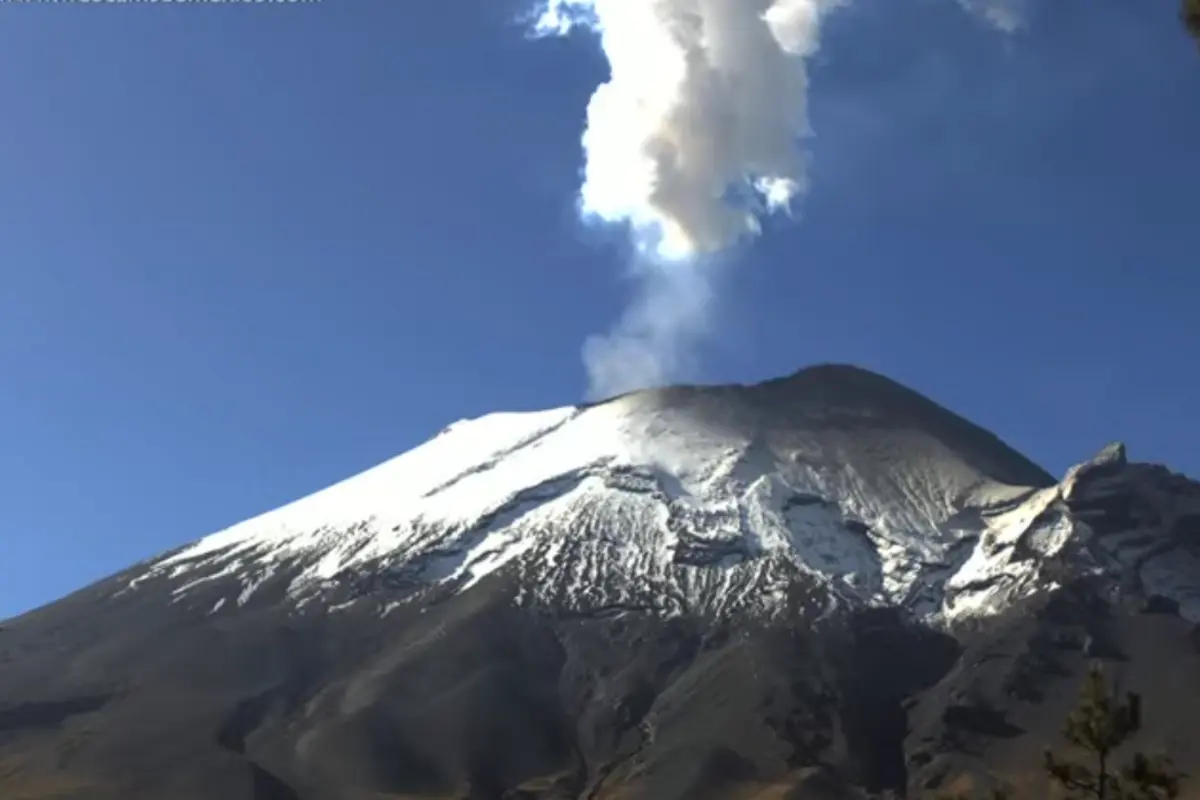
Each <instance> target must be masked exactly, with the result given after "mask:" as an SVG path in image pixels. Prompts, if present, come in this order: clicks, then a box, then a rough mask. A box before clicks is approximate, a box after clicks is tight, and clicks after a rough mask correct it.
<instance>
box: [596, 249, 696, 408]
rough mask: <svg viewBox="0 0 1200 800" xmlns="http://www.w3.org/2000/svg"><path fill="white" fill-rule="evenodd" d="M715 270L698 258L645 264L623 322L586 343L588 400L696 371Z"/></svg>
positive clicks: (662, 383)
mask: <svg viewBox="0 0 1200 800" xmlns="http://www.w3.org/2000/svg"><path fill="white" fill-rule="evenodd" d="M714 270H715V266H714V265H713V264H711V263H700V262H686V263H685V262H675V263H671V262H660V263H655V264H647V265H644V270H643V273H642V274H641V275H639V276H638V278H639V280H640V286H639V294H638V297H637V298H636V299H635V300H634V302H633V304H632V305H630V307H629V308H628V309H626V311H625V313H624V315H623V316H622V317H621V320H620V321H619V322H618V323H617V325H616V326H615V327H614V328H613V329H612V330H611V331H610V332H609V333H607V334H605V335H603V336H593V337H591V338H590V339H588V340H587V342H586V343H585V344H584V347H583V362H584V366H585V367H586V368H587V372H588V383H589V385H588V397H589V399H593V400H598V399H602V398H605V397H612V396H613V395H617V394H621V393H623V392H627V391H630V390H633V389H641V388H645V387H647V386H662V385H664V384H667V383H670V382H672V381H674V380H678V379H680V378H681V377H682V376H685V375H688V374H689V373H691V372H693V371H694V369H695V364H694V359H695V353H696V350H697V345H698V344H700V342H701V341H702V340H703V339H704V337H705V336H706V335H707V333H708V331H709V321H710V318H711V317H710V311H709V309H710V305H711V303H712V297H713V284H712V278H713V275H712V274H711V273H712V271H714Z"/></svg>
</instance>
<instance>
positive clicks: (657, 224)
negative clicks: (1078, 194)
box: [536, 0, 1024, 397]
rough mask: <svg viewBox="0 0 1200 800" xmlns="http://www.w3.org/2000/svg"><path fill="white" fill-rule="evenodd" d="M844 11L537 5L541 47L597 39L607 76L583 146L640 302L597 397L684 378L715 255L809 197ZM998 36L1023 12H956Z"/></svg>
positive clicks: (616, 0)
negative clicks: (829, 27)
mask: <svg viewBox="0 0 1200 800" xmlns="http://www.w3.org/2000/svg"><path fill="white" fill-rule="evenodd" d="M847 1H848V0H537V2H540V3H542V4H543V5H542V7H541V8H540V16H539V18H538V21H537V25H536V28H537V32H538V33H539V34H540V35H561V34H565V33H567V32H569V31H570V30H571V29H572V28H574V27H576V26H584V27H587V28H589V29H590V30H592V31H594V32H595V33H596V34H597V35H598V36H599V38H600V43H601V46H602V48H603V50H604V53H605V55H606V56H607V58H608V62H609V66H610V70H611V77H610V79H609V81H608V82H607V83H605V84H603V85H602V86H600V87H599V88H598V89H597V90H596V93H595V94H594V95H593V97H592V100H591V103H590V105H589V107H588V112H587V130H586V133H585V134H584V137H583V145H584V150H585V155H586V168H585V174H584V182H583V187H582V189H581V191H580V207H581V208H580V210H581V212H582V214H583V216H584V217H585V218H590V219H597V220H600V221H603V222H607V223H618V224H625V225H628V226H629V228H630V229H631V231H632V233H633V238H634V243H635V245H636V246H637V249H638V251H639V259H638V260H639V263H638V264H637V265H636V266H637V269H638V270H639V273H640V277H641V278H642V285H641V289H642V291H641V294H640V295H639V297H638V298H637V299H636V300H635V302H634V304H633V305H632V306H631V308H630V309H629V310H628V311H627V312H626V314H625V316H624V317H623V318H622V320H621V322H620V323H618V325H617V326H616V328H615V329H614V330H613V331H611V332H610V333H609V334H607V335H606V336H604V337H597V338H593V339H592V340H590V341H589V342H588V343H587V345H586V346H585V348H584V361H585V364H586V366H587V368H588V373H589V376H590V382H591V385H590V390H589V394H590V395H591V396H592V397H604V396H609V395H612V394H616V393H619V392H623V391H627V390H631V389H637V388H643V387H645V386H649V385H657V384H662V383H665V382H669V381H671V380H675V379H678V378H679V377H680V376H681V374H682V373H684V372H685V371H686V370H687V368H688V367H689V361H690V358H691V356H692V354H693V353H694V351H695V347H696V345H697V344H698V343H700V341H701V340H702V339H703V338H704V337H705V335H706V333H707V327H708V320H709V314H708V309H709V308H710V302H709V301H710V298H711V296H712V295H713V288H712V284H711V277H712V276H711V274H710V273H711V270H712V268H713V267H712V264H713V261H712V260H711V259H710V258H709V257H710V256H712V255H713V254H716V253H719V252H720V251H722V250H724V249H725V248H727V247H729V246H731V245H732V244H734V243H736V242H737V241H738V240H740V239H743V238H745V237H753V236H755V235H757V234H758V233H759V231H760V223H761V219H762V218H763V217H764V216H765V215H767V214H770V213H773V212H778V211H783V212H787V211H790V209H791V204H792V201H793V200H795V199H796V198H797V197H798V196H799V195H800V194H801V193H802V192H804V191H805V189H806V188H807V181H806V157H805V152H804V150H803V147H802V143H803V140H804V138H805V137H806V136H807V135H808V134H809V126H808V114H807V89H808V78H807V75H806V73H805V63H804V59H805V58H806V57H808V56H810V55H812V54H813V53H814V52H815V51H816V50H817V46H818V41H819V32H820V24H821V21H822V17H823V16H824V15H825V14H826V13H828V12H829V11H830V10H831V9H833V8H835V7H837V6H839V5H842V4H843V3H844V2H847ZM959 2H960V3H961V4H962V5H964V6H965V7H967V8H969V9H971V10H973V11H975V12H977V13H979V14H981V15H982V16H984V17H986V18H987V19H989V20H990V21H991V22H992V23H993V24H995V25H997V26H998V27H1000V28H1003V29H1007V30H1013V29H1015V28H1016V27H1018V25H1019V17H1018V11H1019V10H1020V7H1021V6H1022V5H1023V3H1024V0H959Z"/></svg>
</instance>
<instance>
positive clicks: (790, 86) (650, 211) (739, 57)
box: [539, 0, 839, 260]
mask: <svg viewBox="0 0 1200 800" xmlns="http://www.w3.org/2000/svg"><path fill="white" fill-rule="evenodd" d="M838 4H839V0H550V4H549V6H548V8H547V9H546V10H545V13H544V14H543V15H542V17H541V19H540V21H539V29H540V30H541V31H542V32H544V33H549V32H564V31H567V30H569V29H570V28H571V27H572V26H574V25H577V24H587V25H589V26H590V27H592V28H594V29H595V30H596V32H597V33H598V34H599V35H600V38H601V43H602V46H603V48H604V52H605V54H606V55H607V56H608V61H609V64H610V66H611V69H612V77H611V80H610V81H609V82H608V83H606V84H604V85H603V86H601V87H600V88H599V89H598V90H597V91H596V94H595V96H593V98H592V102H591V106H590V107H589V109H588V127H587V133H586V134H585V136H584V148H585V150H586V151H587V167H586V174H585V180H584V186H583V190H582V196H581V200H582V206H583V211H584V213H585V214H587V215H589V216H595V217H598V218H600V219H602V220H605V221H608V222H624V223H628V224H629V225H631V226H632V228H633V229H634V232H635V235H636V236H637V240H638V243H639V245H640V246H641V247H642V248H643V249H644V250H645V251H647V252H648V253H649V254H650V255H653V256H655V257H658V258H663V259H670V260H680V259H686V258H689V257H692V256H694V255H697V254H700V253H711V252H715V251H718V250H721V249H723V248H725V247H726V246H728V245H730V244H732V243H733V242H734V241H736V240H737V239H738V238H740V237H742V236H745V235H751V234H755V233H757V232H758V229H759V222H758V215H759V214H760V213H764V212H769V211H773V210H782V209H786V208H788V206H789V203H790V202H791V200H792V199H793V198H794V197H795V196H796V195H797V194H799V193H800V192H801V191H802V190H803V189H804V186H805V177H804V173H805V163H804V157H803V153H802V151H801V150H800V149H799V147H798V142H799V141H800V139H801V138H802V137H803V136H805V135H806V134H807V132H808V119H807V115H806V113H805V98H806V94H807V92H806V89H807V80H806V77H805V74H804V69H803V62H802V59H803V58H804V57H805V56H808V55H810V54H811V53H812V52H813V51H814V50H816V47H817V33H818V30H819V23H820V18H821V15H822V14H823V13H824V12H825V11H827V10H828V9H829V8H831V7H833V6H835V5H838Z"/></svg>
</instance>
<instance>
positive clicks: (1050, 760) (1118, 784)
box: [1046, 666, 1181, 800]
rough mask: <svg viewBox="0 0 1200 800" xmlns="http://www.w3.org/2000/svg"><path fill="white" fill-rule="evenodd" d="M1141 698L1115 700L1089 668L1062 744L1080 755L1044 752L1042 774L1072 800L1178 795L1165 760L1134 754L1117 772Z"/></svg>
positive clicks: (1097, 671)
mask: <svg viewBox="0 0 1200 800" xmlns="http://www.w3.org/2000/svg"><path fill="white" fill-rule="evenodd" d="M1141 706H1142V704H1141V698H1140V697H1139V696H1138V695H1136V694H1133V693H1129V694H1126V695H1125V697H1124V698H1121V697H1119V696H1118V695H1117V693H1116V692H1115V691H1114V690H1113V689H1112V688H1110V686H1109V683H1108V680H1107V679H1106V678H1105V676H1104V672H1103V670H1102V669H1101V668H1100V667H1099V666H1094V667H1092V668H1091V669H1090V670H1089V671H1088V674H1087V677H1086V679H1085V680H1084V683H1083V690H1082V691H1081V692H1080V697H1079V705H1078V706H1076V708H1075V710H1074V711H1072V712H1071V714H1070V715H1069V716H1068V717H1067V724H1066V727H1065V729H1064V730H1063V734H1064V735H1065V736H1066V738H1067V741H1069V742H1070V743H1071V744H1072V745H1074V747H1075V749H1076V750H1079V751H1082V757H1081V758H1080V759H1079V760H1072V759H1064V758H1062V757H1060V756H1058V755H1057V754H1055V753H1053V752H1052V751H1049V750H1047V751H1046V771H1047V772H1048V773H1049V774H1050V778H1051V779H1052V780H1053V781H1054V783H1056V784H1057V785H1059V786H1061V787H1062V788H1063V789H1065V790H1066V792H1067V795H1068V796H1069V797H1071V798H1074V799H1075V800H1092V799H1093V798H1094V800H1170V798H1174V797H1176V796H1177V795H1178V794H1179V781H1180V778H1181V776H1180V774H1179V773H1178V772H1177V771H1176V770H1175V768H1174V766H1173V765H1172V764H1171V761H1170V760H1169V759H1168V758H1166V757H1156V758H1151V757H1149V756H1147V755H1145V754H1143V753H1136V754H1134V756H1133V757H1132V759H1131V760H1130V761H1129V763H1128V764H1126V765H1125V766H1124V767H1120V768H1118V767H1117V766H1116V765H1115V764H1114V763H1113V760H1114V755H1115V752H1116V750H1117V748H1118V747H1120V746H1121V744H1123V743H1124V742H1125V741H1126V740H1128V739H1129V737H1130V736H1132V735H1133V734H1134V733H1136V732H1137V731H1138V729H1139V728H1140V727H1141V724H1142V712H1141Z"/></svg>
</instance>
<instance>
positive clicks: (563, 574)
mask: <svg viewBox="0 0 1200 800" xmlns="http://www.w3.org/2000/svg"><path fill="white" fill-rule="evenodd" d="M1072 480H1073V479H1072ZM1069 493H1070V492H1069V490H1064V488H1063V487H1060V486H1058V485H1056V484H1055V483H1054V481H1053V480H1052V479H1051V478H1050V477H1049V476H1048V475H1047V474H1046V473H1044V472H1043V471H1042V470H1041V469H1039V468H1037V467H1036V466H1034V465H1033V464H1032V463H1030V462H1028V461H1027V460H1026V459H1024V458H1023V457H1021V456H1020V455H1018V454H1017V453H1015V452H1014V451H1012V450H1011V449H1009V448H1008V447H1006V446H1005V445H1004V444H1003V443H1001V442H1000V441H999V440H997V439H996V438H995V437H993V436H991V435H990V434H987V433H986V432H984V431H983V430H981V429H979V428H976V427H975V426H973V425H971V424H969V423H967V422H966V421H964V420H962V419H961V418H959V417H956V416H954V415H953V414H951V413H950V412H949V411H947V410H945V409H943V408H941V407H939V406H937V405H935V404H934V403H932V402H930V401H928V400H926V399H924V398H922V397H921V396H919V395H917V394H915V393H913V392H911V391H909V390H907V389H905V388H903V387H901V386H900V385H898V384H896V383H894V382H892V381H890V380H887V379H885V378H882V377H880V376H877V375H874V374H871V373H869V372H866V371H862V370H859V369H855V368H852V367H845V366H823V367H817V368H812V369H809V370H805V371H802V372H800V373H798V374H796V375H794V376H792V377H790V378H786V379H782V380H777V381H772V382H768V383H764V384H759V385H756V386H749V387H743V386H728V387H709V388H673V389H665V390H658V391H649V392H640V393H634V394H630V395H626V396H623V397H619V398H616V399H614V400H611V401H608V402H605V403H600V404H596V405H590V406H585V407H568V408H559V409H554V410H550V411H542V412H534V413H510V414H493V415H489V416H485V417H482V418H479V419H475V420H470V421H463V422H459V423H456V424H454V425H451V426H450V427H448V428H447V429H446V430H444V431H443V432H442V433H441V434H439V435H438V436H436V437H435V438H434V439H432V440H430V441H429V442H427V443H425V444H423V445H421V446H420V447H417V448H416V449H414V450H412V451H410V452H408V453H405V454H403V455H401V456H399V457H398V458H395V459H393V460H391V461H389V462H387V463H385V464H382V465H381V466H378V467H376V468H374V469H372V470H370V471H368V472H365V473H363V474H361V475H358V476H356V477H354V478H351V479H349V480H347V481H345V482H343V483H340V484H337V485H335V486H333V487H331V488H329V489H326V490H324V491H322V492H318V493H317V494H314V495H312V496H310V497H307V498H305V499H303V500H300V501H298V502H295V503H292V504H291V505H288V506H285V507H283V508H280V509H278V510H276V511H272V512H270V513H267V514H264V515H262V516H260V517H257V518H255V519H251V520H249V521H247V522H244V523H242V524H240V525H236V526H234V527H232V528H230V529H229V530H226V531H223V532H221V533H218V534H215V535H213V536H210V537H208V538H206V539H204V540H202V541H200V542H199V543H197V544H196V545H194V546H191V547H188V548H185V549H183V550H182V551H180V552H178V553H175V554H173V555H171V556H169V557H168V558H165V559H163V560H162V561H160V562H158V563H157V564H156V565H155V566H154V567H153V569H152V570H151V571H150V572H149V573H148V574H147V575H146V576H144V577H141V578H138V579H137V580H136V581H135V584H134V588H135V589H136V586H137V584H138V583H140V582H141V581H144V580H147V579H154V578H162V577H164V576H166V577H169V578H170V579H171V580H172V581H174V582H175V583H176V584H177V585H176V587H175V589H174V593H175V596H176V597H177V598H180V599H186V598H187V597H188V596H189V594H190V593H191V592H192V591H193V590H194V589H196V588H197V587H199V586H202V585H203V584H205V583H207V582H210V581H212V580H215V579H217V578H222V577H236V578H237V587H238V588H237V591H236V592H231V593H230V596H229V597H225V598H222V599H220V600H218V601H217V606H216V608H215V610H216V611H220V610H221V609H232V608H235V607H236V606H238V605H241V604H244V603H246V602H248V601H250V600H251V599H252V598H253V596H254V593H255V590H256V587H258V586H259V585H261V584H263V583H264V581H266V580H267V579H269V578H272V577H275V576H276V575H283V574H286V575H287V581H288V583H289V591H290V594H291V596H292V597H293V598H294V599H295V600H296V601H298V602H300V603H305V602H309V601H311V600H313V599H315V598H318V597H320V596H322V595H328V596H330V597H338V598H342V599H343V601H344V602H355V601H359V600H363V601H370V600H371V599H373V600H374V601H376V602H379V603H381V604H383V606H384V609H385V610H386V608H387V607H388V606H390V604H393V603H396V602H402V601H404V599H405V598H406V597H414V596H419V595H420V593H421V592H422V591H423V590H426V589H429V588H432V587H438V586H441V587H451V588H453V589H454V590H457V591H465V590H467V589H469V588H470V587H471V586H473V585H474V584H476V583H477V582H479V581H481V580H484V579H487V578H488V577H489V576H492V575H495V574H510V575H513V576H516V577H517V579H518V581H519V586H520V591H521V598H522V599H523V600H525V601H528V602H540V603H550V604H553V605H555V606H558V607H562V608H568V609H575V610H589V609H593V610H594V609H598V608H626V607H636V608H643V609H654V610H656V611H660V612H664V613H683V612H705V613H718V614H720V613H730V612H736V611H754V612H761V613H766V614H774V613H777V612H782V611H784V610H785V609H788V608H792V607H794V602H793V603H789V598H794V594H795V591H796V590H797V589H800V590H801V591H803V592H805V593H806V595H807V596H808V598H809V600H808V601H807V602H809V603H810V604H815V607H814V608H813V609H810V610H815V611H818V612H819V611H821V610H824V609H825V608H826V607H827V606H829V605H830V604H836V603H851V604H857V605H890V606H900V607H903V608H905V609H907V610H910V611H912V612H913V613H915V614H917V615H919V616H923V617H931V616H932V617H942V618H948V619H953V618H955V617H957V616H960V615H962V614H973V613H980V612H987V611H996V610H999V609H1000V608H1002V607H1003V606H1004V605H1005V603H1007V602H1008V601H1010V600H1012V599H1013V598H1015V597H1017V596H1023V595H1025V594H1028V593H1029V592H1032V591H1035V590H1036V589H1038V588H1039V586H1041V584H1042V583H1044V582H1045V581H1048V580H1051V579H1050V578H1049V577H1048V573H1047V572H1046V566H1047V564H1046V561H1047V559H1052V560H1053V559H1056V557H1058V556H1060V555H1062V554H1063V553H1064V552H1065V549H1069V548H1070V547H1071V546H1072V545H1073V544H1078V543H1082V541H1083V540H1084V539H1086V537H1087V533H1086V531H1084V530H1083V527H1082V524H1081V523H1082V520H1081V519H1080V518H1079V517H1077V515H1073V514H1072V513H1070V512H1069V510H1067V509H1066V506H1065V505H1064V503H1063V500H1064V497H1065V496H1066V495H1068V494H1069ZM1077 549H1078V548H1077ZM1081 553H1082V551H1081ZM1085 560H1086V559H1085ZM1057 563H1058V561H1057V560H1056V561H1055V564H1057ZM1088 563H1089V564H1090V561H1089V562H1088ZM381 582H382V583H383V584H386V585H387V586H389V587H391V589H392V590H393V591H391V592H384V593H378V592H376V593H373V594H371V596H370V597H360V594H361V593H355V592H353V591H350V592H347V591H346V589H347V587H353V586H360V587H361V586H364V585H370V586H379V585H380V584H381ZM818 587H823V588H825V589H827V591H816V592H813V591H812V590H813V589H816V588H818ZM205 596H206V597H207V596H208V595H207V593H206V595H205Z"/></svg>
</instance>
